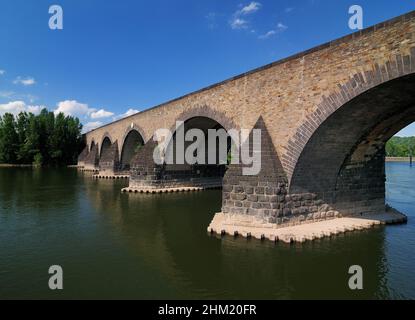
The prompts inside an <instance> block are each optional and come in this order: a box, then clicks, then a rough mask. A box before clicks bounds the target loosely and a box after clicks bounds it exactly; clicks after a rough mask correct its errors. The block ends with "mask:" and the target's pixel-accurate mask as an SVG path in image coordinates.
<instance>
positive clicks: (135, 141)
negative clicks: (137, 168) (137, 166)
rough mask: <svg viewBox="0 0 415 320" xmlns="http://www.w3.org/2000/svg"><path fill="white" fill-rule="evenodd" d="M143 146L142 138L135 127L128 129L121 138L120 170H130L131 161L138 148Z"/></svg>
mask: <svg viewBox="0 0 415 320" xmlns="http://www.w3.org/2000/svg"><path fill="white" fill-rule="evenodd" d="M143 145H144V137H143V135H142V134H141V133H140V130H139V129H137V128H136V127H132V128H129V129H128V130H127V131H126V133H125V135H124V138H123V144H122V148H121V156H120V168H121V170H130V166H131V161H132V159H133V157H134V155H135V154H136V153H137V152H138V150H139V148H140V147H141V146H143Z"/></svg>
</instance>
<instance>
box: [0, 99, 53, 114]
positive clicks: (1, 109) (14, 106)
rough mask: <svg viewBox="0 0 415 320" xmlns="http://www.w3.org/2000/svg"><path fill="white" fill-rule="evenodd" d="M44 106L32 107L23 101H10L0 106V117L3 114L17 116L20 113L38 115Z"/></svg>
mask: <svg viewBox="0 0 415 320" xmlns="http://www.w3.org/2000/svg"><path fill="white" fill-rule="evenodd" d="M44 108H46V106H33V105H27V104H26V103H25V102H24V101H19V100H18V101H10V102H8V103H4V104H0V115H4V114H5V113H12V114H14V115H17V114H19V113H20V112H24V111H26V112H32V113H34V114H38V113H39V112H40V111H41V110H42V109H44Z"/></svg>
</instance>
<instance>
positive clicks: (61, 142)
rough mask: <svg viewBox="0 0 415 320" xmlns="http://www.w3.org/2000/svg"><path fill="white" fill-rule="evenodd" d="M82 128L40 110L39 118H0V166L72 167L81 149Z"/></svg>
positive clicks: (26, 115)
mask: <svg viewBox="0 0 415 320" xmlns="http://www.w3.org/2000/svg"><path fill="white" fill-rule="evenodd" d="M81 131H82V124H81V123H80V122H79V119H78V118H74V117H71V116H67V117H65V115H64V114H62V113H59V114H57V115H56V116H55V114H54V113H53V112H49V111H48V110H46V109H43V110H42V111H41V112H40V114H39V115H37V116H35V115H34V114H32V113H26V112H22V113H20V114H19V115H18V116H17V119H16V120H15V119H14V117H13V115H11V114H5V115H4V116H3V118H1V117H0V162H7V163H12V164H14V163H25V164H31V163H36V165H67V164H73V163H76V161H77V158H78V154H79V153H80V152H81V151H82V149H83V148H84V142H83V139H82V134H81Z"/></svg>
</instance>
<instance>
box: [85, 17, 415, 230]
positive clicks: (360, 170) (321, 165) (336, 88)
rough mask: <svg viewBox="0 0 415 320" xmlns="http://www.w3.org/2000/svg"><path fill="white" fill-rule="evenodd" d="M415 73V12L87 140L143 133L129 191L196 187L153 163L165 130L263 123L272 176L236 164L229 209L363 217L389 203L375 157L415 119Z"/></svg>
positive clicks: (291, 219)
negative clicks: (249, 173)
mask: <svg viewBox="0 0 415 320" xmlns="http://www.w3.org/2000/svg"><path fill="white" fill-rule="evenodd" d="M414 74H415V12H411V13H408V14H406V15H403V16H401V17H398V18H396V19H393V20H390V21H387V22H384V23H381V24H378V25H376V26H373V27H371V28H368V29H365V30H363V31H360V32H358V33H354V34H352V35H349V36H346V37H343V38H341V39H338V40H335V41H332V42H330V43H327V44H324V45H321V46H319V47H317V48H314V49H311V50H308V51H306V52H302V53H299V54H297V55H295V56H292V57H289V58H287V59H283V60H281V61H278V62H275V63H272V64H270V65H267V66H264V67H261V68H259V69H256V70H253V71H251V72H248V73H245V74H242V75H240V76H237V77H235V78H232V79H229V80H226V81H224V82H222V83H219V84H216V85H213V86H211V87H208V88H205V89H202V90H200V91H197V92H194V93H192V94H189V95H186V96H183V97H181V98H178V99H175V100H172V101H170V102H167V103H164V104H162V105H160V106H157V107H155V108H152V109H148V110H146V111H144V112H141V113H139V114H137V115H134V116H131V117H128V118H125V119H122V120H119V121H117V122H114V123H112V124H110V125H107V126H104V127H102V128H99V129H96V130H94V131H91V132H89V133H88V134H87V135H86V136H87V143H88V145H90V144H91V142H92V141H95V142H98V143H99V145H101V144H102V141H103V139H104V137H111V141H118V143H121V144H122V143H123V141H124V139H125V136H126V134H127V133H128V132H129V130H131V128H135V129H136V130H138V131H139V132H140V134H141V136H142V137H143V140H144V141H145V142H146V145H145V146H144V147H143V148H142V150H140V152H139V153H138V154H137V155H136V157H135V160H134V164H133V166H132V172H131V174H132V179H131V181H130V184H131V185H130V186H133V187H134V186H137V187H140V186H150V187H154V188H156V187H157V188H158V187H166V186H168V185H170V184H171V183H177V184H180V183H184V182H186V180H187V181H189V177H191V175H192V172H191V171H188V172H187V173H186V174H187V175H188V176H186V177H184V176H183V177H182V176H179V175H183V174H185V173H183V172H180V173H179V172H174V170H173V171H172V170H168V168H166V167H165V166H157V165H155V164H154V162H153V158H152V155H153V150H154V147H155V144H154V143H153V142H152V141H151V137H152V135H153V133H154V132H155V131H156V130H157V129H160V128H174V126H175V122H176V121H178V120H180V121H185V120H188V119H190V118H192V117H196V116H205V117H209V118H211V119H213V120H215V121H217V122H218V123H219V124H221V125H222V126H223V127H224V128H225V129H227V130H229V129H231V128H236V129H239V128H244V129H252V128H253V127H254V126H255V125H258V126H260V127H263V128H265V129H266V136H264V141H265V144H264V145H263V152H264V153H263V155H264V159H265V162H264V161H263V166H264V168H263V170H264V171H263V172H265V173H261V174H260V175H258V176H256V177H245V176H242V174H241V171H240V170H242V168H241V167H233V166H231V167H230V168H229V170H228V171H227V173H226V174H225V177H224V194H223V195H224V199H223V201H224V202H223V211H224V212H226V213H228V214H237V215H241V216H255V217H256V218H257V219H259V220H261V219H262V220H263V221H268V222H269V221H272V222H274V221H275V223H281V224H288V223H297V222H307V221H315V220H319V219H327V218H332V217H335V216H338V215H339V212H338V209H342V210H344V212H345V214H348V213H364V212H367V211H370V210H377V209H378V208H380V207H381V205H382V204H384V189H383V188H384V186H383V187H381V184H382V183H384V171H382V170H384V168H383V167H381V162H382V158H383V154H382V153H381V152H380V153H373V152H372V151H373V150H382V145H383V144H384V143H385V142H386V141H387V138H388V137H390V136H391V134H393V133H396V132H397V131H398V130H399V129H400V128H402V127H404V126H405V125H406V124H408V121H409V120H411V121H413V120H415V116H414V114H415V113H414V112H413V110H414V109H413V106H415V99H414V97H413V85H414V81H415V76H413V75H414ZM408 110H409V111H410V112H409V113H408ZM403 115H405V116H407V117H406V120H405V118H404V117H403ZM408 115H409V117H408ZM260 117H261V119H260V120H261V121H259V122H258V119H259V118H260ZM388 119H389V120H388ZM391 120H392V121H394V123H395V124H394V125H393V124H392V123H391V122H390V121H391ZM358 143H361V145H360V146H357V148H356V144H358ZM368 146H369V147H370V148H368ZM372 147H373V148H372ZM121 148H122V145H119V146H118V149H119V150H120V149H121ZM362 149H363V152H362V151H361V150H362ZM271 155H272V156H271ZM88 157H89V158H90V154H89V155H88ZM347 159H349V160H347ZM271 168H272V169H271ZM169 172H170V174H169ZM372 174H373V175H376V177H375V178H373V177H372ZM382 194H383V196H382ZM365 195H366V198H364V196H365ZM363 198H364V199H363ZM350 202H352V203H353V206H352V207H351V206H347V205H344V204H346V203H350ZM342 213H343V212H342Z"/></svg>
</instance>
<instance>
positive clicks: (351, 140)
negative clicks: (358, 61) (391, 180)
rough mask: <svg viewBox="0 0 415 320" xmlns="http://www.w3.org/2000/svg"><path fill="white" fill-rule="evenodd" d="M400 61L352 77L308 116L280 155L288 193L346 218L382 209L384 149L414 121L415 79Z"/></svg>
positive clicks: (390, 61)
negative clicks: (310, 196)
mask: <svg viewBox="0 0 415 320" xmlns="http://www.w3.org/2000/svg"><path fill="white" fill-rule="evenodd" d="M404 61H408V60H407V59H405V57H402V56H400V55H398V56H395V57H393V58H392V59H391V60H389V61H388V62H386V63H385V64H384V65H378V64H375V65H374V68H373V70H372V71H368V72H364V73H363V72H362V73H357V74H355V75H354V76H353V77H352V78H351V79H350V81H348V82H347V83H346V84H344V85H339V86H338V88H339V91H338V92H335V93H333V94H331V95H330V96H328V97H325V98H324V99H323V102H322V103H321V104H320V105H319V106H318V108H317V109H316V110H315V112H314V113H313V114H312V115H311V116H308V117H307V119H306V121H305V122H304V123H303V124H302V125H301V126H300V128H299V129H298V130H297V133H296V134H295V136H294V138H293V139H292V140H290V143H289V146H288V149H289V154H288V156H287V155H284V156H283V161H285V164H286V167H288V170H287V171H288V173H289V177H290V185H289V189H290V193H294V194H295V193H315V194H317V195H318V196H319V198H321V199H323V201H325V202H327V203H330V204H333V205H336V206H337V209H339V210H342V212H344V213H349V212H350V213H356V211H359V212H368V211H371V210H376V211H379V210H384V206H385V165H384V162H385V144H386V142H387V141H388V140H389V139H390V138H391V137H392V136H393V135H394V134H396V133H397V132H399V131H400V130H401V129H403V128H404V127H406V126H407V125H409V124H410V123H412V122H414V121H415V94H414V91H413V88H415V74H414V73H411V72H410V67H409V66H408V65H407V64H405V62H404ZM382 208H383V209H382Z"/></svg>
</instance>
